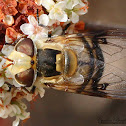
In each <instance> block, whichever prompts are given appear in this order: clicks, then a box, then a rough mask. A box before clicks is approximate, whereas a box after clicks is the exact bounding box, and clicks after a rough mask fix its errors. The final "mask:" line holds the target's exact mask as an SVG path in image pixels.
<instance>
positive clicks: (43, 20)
mask: <svg viewBox="0 0 126 126" xmlns="http://www.w3.org/2000/svg"><path fill="white" fill-rule="evenodd" d="M48 23H49V17H48V15H47V14H42V15H41V16H40V17H39V24H42V25H44V26H47V25H48Z"/></svg>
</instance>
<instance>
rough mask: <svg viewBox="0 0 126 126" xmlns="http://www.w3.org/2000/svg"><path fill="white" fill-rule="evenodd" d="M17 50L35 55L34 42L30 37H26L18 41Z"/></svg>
mask: <svg viewBox="0 0 126 126" xmlns="http://www.w3.org/2000/svg"><path fill="white" fill-rule="evenodd" d="M15 50H16V51H18V52H22V53H25V54H26V55H28V56H31V57H33V56H34V44H33V41H32V40H31V39H30V38H24V39H23V40H22V41H20V42H19V43H17V45H16V47H15Z"/></svg>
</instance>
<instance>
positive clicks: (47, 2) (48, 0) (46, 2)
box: [42, 0, 55, 10]
mask: <svg viewBox="0 0 126 126" xmlns="http://www.w3.org/2000/svg"><path fill="white" fill-rule="evenodd" d="M42 5H43V6H44V7H45V8H46V9H47V10H50V9H51V8H52V7H53V6H54V5H55V3H54V1H53V0H43V1H42Z"/></svg>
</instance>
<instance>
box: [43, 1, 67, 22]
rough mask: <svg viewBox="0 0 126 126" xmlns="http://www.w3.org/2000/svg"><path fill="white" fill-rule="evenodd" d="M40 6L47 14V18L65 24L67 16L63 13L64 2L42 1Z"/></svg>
mask: <svg viewBox="0 0 126 126" xmlns="http://www.w3.org/2000/svg"><path fill="white" fill-rule="evenodd" d="M42 5H43V6H44V7H45V8H46V9H47V11H48V12H49V18H50V19H53V20H58V21H60V22H66V21H67V20H68V17H67V14H66V12H65V11H64V9H65V5H66V2H65V1H60V2H57V3H55V2H54V1H53V0H43V1H42Z"/></svg>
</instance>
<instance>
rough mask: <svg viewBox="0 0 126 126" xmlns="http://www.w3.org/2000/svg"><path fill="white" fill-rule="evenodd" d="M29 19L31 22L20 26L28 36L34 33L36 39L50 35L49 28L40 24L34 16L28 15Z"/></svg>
mask: <svg viewBox="0 0 126 126" xmlns="http://www.w3.org/2000/svg"><path fill="white" fill-rule="evenodd" d="M28 21H29V23H25V24H22V25H21V26H20V29H21V31H22V32H23V33H24V34H25V35H28V37H31V36H32V35H33V36H35V38H36V39H37V38H42V37H48V30H47V29H46V28H44V27H41V26H39V25H38V22H37V21H36V19H35V17H34V16H31V15H30V16H28Z"/></svg>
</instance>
